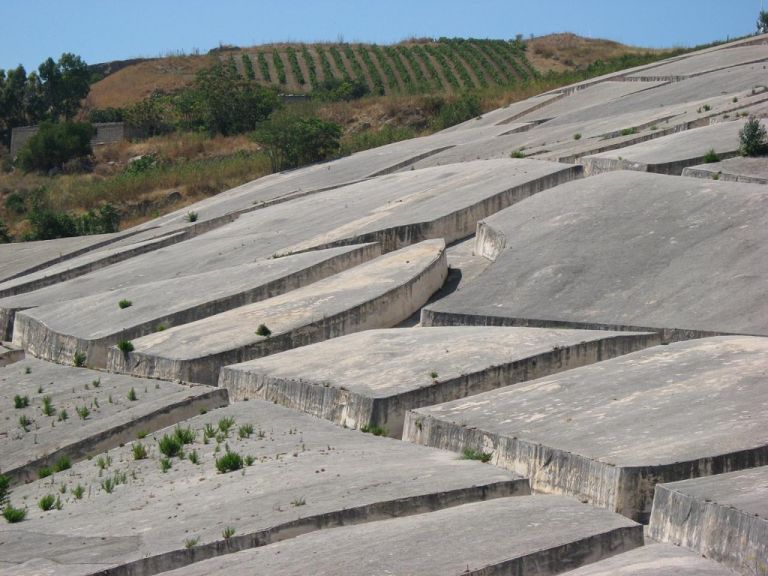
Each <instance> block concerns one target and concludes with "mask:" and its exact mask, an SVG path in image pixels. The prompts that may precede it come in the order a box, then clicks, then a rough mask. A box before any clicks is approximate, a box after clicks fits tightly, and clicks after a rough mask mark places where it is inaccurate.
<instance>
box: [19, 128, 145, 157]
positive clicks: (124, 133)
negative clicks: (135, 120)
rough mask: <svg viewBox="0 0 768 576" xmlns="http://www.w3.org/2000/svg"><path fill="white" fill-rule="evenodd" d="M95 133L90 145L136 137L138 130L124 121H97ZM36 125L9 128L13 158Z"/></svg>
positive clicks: (139, 133) (35, 131) (30, 135)
mask: <svg viewBox="0 0 768 576" xmlns="http://www.w3.org/2000/svg"><path fill="white" fill-rule="evenodd" d="M93 127H94V128H95V129H96V134H94V136H93V138H91V146H99V145H103V144H112V143H114V142H120V141H122V140H128V139H130V138H134V137H138V136H140V135H141V132H140V131H136V130H132V129H131V128H129V127H128V126H127V125H126V124H125V123H124V122H98V123H96V124H94V125H93ZM38 130H39V127H38V126H19V127H18V128H14V129H13V130H11V157H12V158H14V157H16V155H17V154H18V153H19V151H20V150H21V149H22V147H23V146H24V144H26V143H27V142H28V141H29V139H30V138H32V136H34V135H35V134H37V131H38Z"/></svg>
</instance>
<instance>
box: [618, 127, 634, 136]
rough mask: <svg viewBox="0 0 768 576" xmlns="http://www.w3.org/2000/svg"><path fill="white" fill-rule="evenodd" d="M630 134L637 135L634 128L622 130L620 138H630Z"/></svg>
mask: <svg viewBox="0 0 768 576" xmlns="http://www.w3.org/2000/svg"><path fill="white" fill-rule="evenodd" d="M632 134H637V129H636V128H624V129H623V130H622V131H621V135H622V136H630V135H632Z"/></svg>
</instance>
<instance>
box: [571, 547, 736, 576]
mask: <svg viewBox="0 0 768 576" xmlns="http://www.w3.org/2000/svg"><path fill="white" fill-rule="evenodd" d="M565 576H734V572H732V571H731V570H729V569H728V568H726V567H724V566H722V565H721V564H718V563H717V562H713V561H712V560H708V559H707V558H702V556H701V555H700V554H694V553H693V552H690V551H688V550H684V549H682V548H678V547H677V546H670V545H669V544H648V545H646V546H641V547H639V548H635V549H634V550H630V551H629V552H624V553H622V554H617V555H616V556H612V557H611V558H608V559H606V560H600V561H599V562H595V563H594V564H588V565H586V566H584V567H582V568H577V569H576V570H572V571H570V572H565Z"/></svg>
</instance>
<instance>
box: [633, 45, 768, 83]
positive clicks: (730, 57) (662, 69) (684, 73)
mask: <svg viewBox="0 0 768 576" xmlns="http://www.w3.org/2000/svg"><path fill="white" fill-rule="evenodd" d="M765 60H768V45H765V44H758V45H754V46H734V47H731V48H727V49H722V50H714V51H712V52H707V53H703V54H692V55H690V56H687V57H686V58H681V59H679V60H677V61H675V62H670V63H668V64H662V65H659V66H654V67H651V68H647V69H645V70H643V71H642V72H638V73H635V74H632V75H630V76H628V78H629V79H634V78H654V79H655V78H659V79H670V80H674V81H677V80H681V79H685V78H690V77H692V76H699V75H701V74H706V73H707V72H714V71H716V70H723V69H726V68H732V67H734V66H740V65H743V64H751V63H754V62H764V61H765Z"/></svg>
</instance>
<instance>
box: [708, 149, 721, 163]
mask: <svg viewBox="0 0 768 576" xmlns="http://www.w3.org/2000/svg"><path fill="white" fill-rule="evenodd" d="M715 162H720V156H718V155H717V152H715V149H714V148H710V149H709V152H707V153H706V154H705V155H704V163H705V164H714V163H715Z"/></svg>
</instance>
